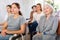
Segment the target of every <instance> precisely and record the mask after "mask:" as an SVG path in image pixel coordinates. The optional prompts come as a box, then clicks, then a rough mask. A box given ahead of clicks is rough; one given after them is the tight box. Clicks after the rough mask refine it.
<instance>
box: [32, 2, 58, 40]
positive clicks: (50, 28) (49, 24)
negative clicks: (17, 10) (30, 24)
mask: <svg viewBox="0 0 60 40" xmlns="http://www.w3.org/2000/svg"><path fill="white" fill-rule="evenodd" d="M43 11H44V13H45V16H42V17H41V19H40V22H39V24H38V27H37V29H36V31H37V34H36V35H34V36H33V40H55V38H56V30H57V27H58V19H57V17H55V16H53V15H52V13H53V7H52V6H51V5H50V4H48V3H46V4H45V5H44V10H43Z"/></svg>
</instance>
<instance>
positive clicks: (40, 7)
mask: <svg viewBox="0 0 60 40" xmlns="http://www.w3.org/2000/svg"><path fill="white" fill-rule="evenodd" d="M37 5H39V6H40V8H41V9H40V10H41V11H42V7H41V4H40V3H38V4H37Z"/></svg>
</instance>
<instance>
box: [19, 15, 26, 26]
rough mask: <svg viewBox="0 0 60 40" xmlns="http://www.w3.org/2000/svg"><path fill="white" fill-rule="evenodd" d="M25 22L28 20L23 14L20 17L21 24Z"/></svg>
mask: <svg viewBox="0 0 60 40" xmlns="http://www.w3.org/2000/svg"><path fill="white" fill-rule="evenodd" d="M24 23H26V20H25V18H24V17H23V16H22V17H21V18H20V25H22V24H24Z"/></svg>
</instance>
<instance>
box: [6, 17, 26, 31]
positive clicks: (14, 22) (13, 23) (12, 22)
mask: <svg viewBox="0 0 60 40" xmlns="http://www.w3.org/2000/svg"><path fill="white" fill-rule="evenodd" d="M24 23H26V20H25V19H24V17H23V16H19V17H18V18H16V19H14V18H13V16H10V17H9V18H8V27H7V30H19V29H20V26H21V25H22V24H24Z"/></svg>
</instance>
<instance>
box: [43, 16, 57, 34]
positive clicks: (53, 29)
mask: <svg viewBox="0 0 60 40" xmlns="http://www.w3.org/2000/svg"><path fill="white" fill-rule="evenodd" d="M57 28H58V18H57V17H55V19H54V22H53V25H52V29H51V30H50V31H47V32H44V33H45V34H54V33H56V31H57Z"/></svg>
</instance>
